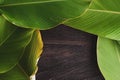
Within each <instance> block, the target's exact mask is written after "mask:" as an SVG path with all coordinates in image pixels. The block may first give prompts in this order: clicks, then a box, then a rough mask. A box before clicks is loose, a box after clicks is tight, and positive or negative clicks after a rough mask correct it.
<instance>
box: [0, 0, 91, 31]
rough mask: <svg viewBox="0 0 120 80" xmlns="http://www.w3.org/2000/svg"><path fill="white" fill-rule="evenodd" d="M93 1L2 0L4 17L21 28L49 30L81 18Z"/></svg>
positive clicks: (1, 5) (0, 1) (1, 11)
mask: <svg viewBox="0 0 120 80" xmlns="http://www.w3.org/2000/svg"><path fill="white" fill-rule="evenodd" d="M90 2H91V0H0V13H1V14H2V16H3V17H4V18H5V19H6V20H8V21H9V22H11V23H12V24H15V25H17V26H20V27H24V28H34V29H40V30H42V29H49V28H52V27H55V26H57V25H59V24H61V23H62V22H63V21H65V20H67V19H69V18H74V17H76V16H79V15H80V14H81V13H83V12H84V10H85V9H86V8H87V7H88V6H89V4H90Z"/></svg>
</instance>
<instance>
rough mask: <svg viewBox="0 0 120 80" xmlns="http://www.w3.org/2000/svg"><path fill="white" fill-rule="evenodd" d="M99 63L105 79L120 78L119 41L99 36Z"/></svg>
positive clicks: (116, 79)
mask: <svg viewBox="0 0 120 80" xmlns="http://www.w3.org/2000/svg"><path fill="white" fill-rule="evenodd" d="M97 57H98V64H99V68H100V70H101V72H102V74H103V75H104V77H105V80H120V75H119V74H120V44H119V41H115V40H111V39H107V38H103V37H99V39H98V43H97Z"/></svg>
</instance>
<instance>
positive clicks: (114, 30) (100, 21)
mask: <svg viewBox="0 0 120 80" xmlns="http://www.w3.org/2000/svg"><path fill="white" fill-rule="evenodd" d="M119 4H120V1H119V0H92V2H91V4H90V6H89V7H88V8H87V9H86V10H85V12H84V13H83V14H81V15H80V16H78V17H76V18H74V19H69V20H67V21H65V22H64V23H63V24H65V25H68V26H71V27H73V28H76V29H80V30H83V31H86V32H89V33H92V34H96V35H99V36H102V37H106V38H110V39H114V40H120V37H119V36H120V22H119V21H120V5H119Z"/></svg>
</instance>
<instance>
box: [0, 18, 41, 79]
mask: <svg viewBox="0 0 120 80" xmlns="http://www.w3.org/2000/svg"><path fill="white" fill-rule="evenodd" d="M0 20H1V22H0V29H2V30H1V33H2V34H0V38H1V42H0V43H1V45H0V80H30V78H31V76H32V75H34V74H35V72H36V70H37V60H38V58H39V57H40V54H41V52H42V47H43V43H42V39H41V35H40V32H39V31H38V30H34V29H25V28H20V27H18V26H15V25H13V24H11V23H9V22H7V21H6V20H5V19H4V18H3V17H2V16H0ZM3 27H4V28H3ZM6 28H7V29H9V30H7V29H6ZM4 31H8V32H6V34H5V32H4ZM4 35H5V36H4ZM4 39H5V40H4Z"/></svg>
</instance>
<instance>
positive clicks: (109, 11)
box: [86, 9, 120, 14]
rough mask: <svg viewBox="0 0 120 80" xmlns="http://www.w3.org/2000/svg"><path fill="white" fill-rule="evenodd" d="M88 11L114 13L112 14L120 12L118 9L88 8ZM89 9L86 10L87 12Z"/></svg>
mask: <svg viewBox="0 0 120 80" xmlns="http://www.w3.org/2000/svg"><path fill="white" fill-rule="evenodd" d="M87 11H94V12H103V13H112V14H120V12H118V11H111V10H97V9H87ZM87 11H86V12H87Z"/></svg>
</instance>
